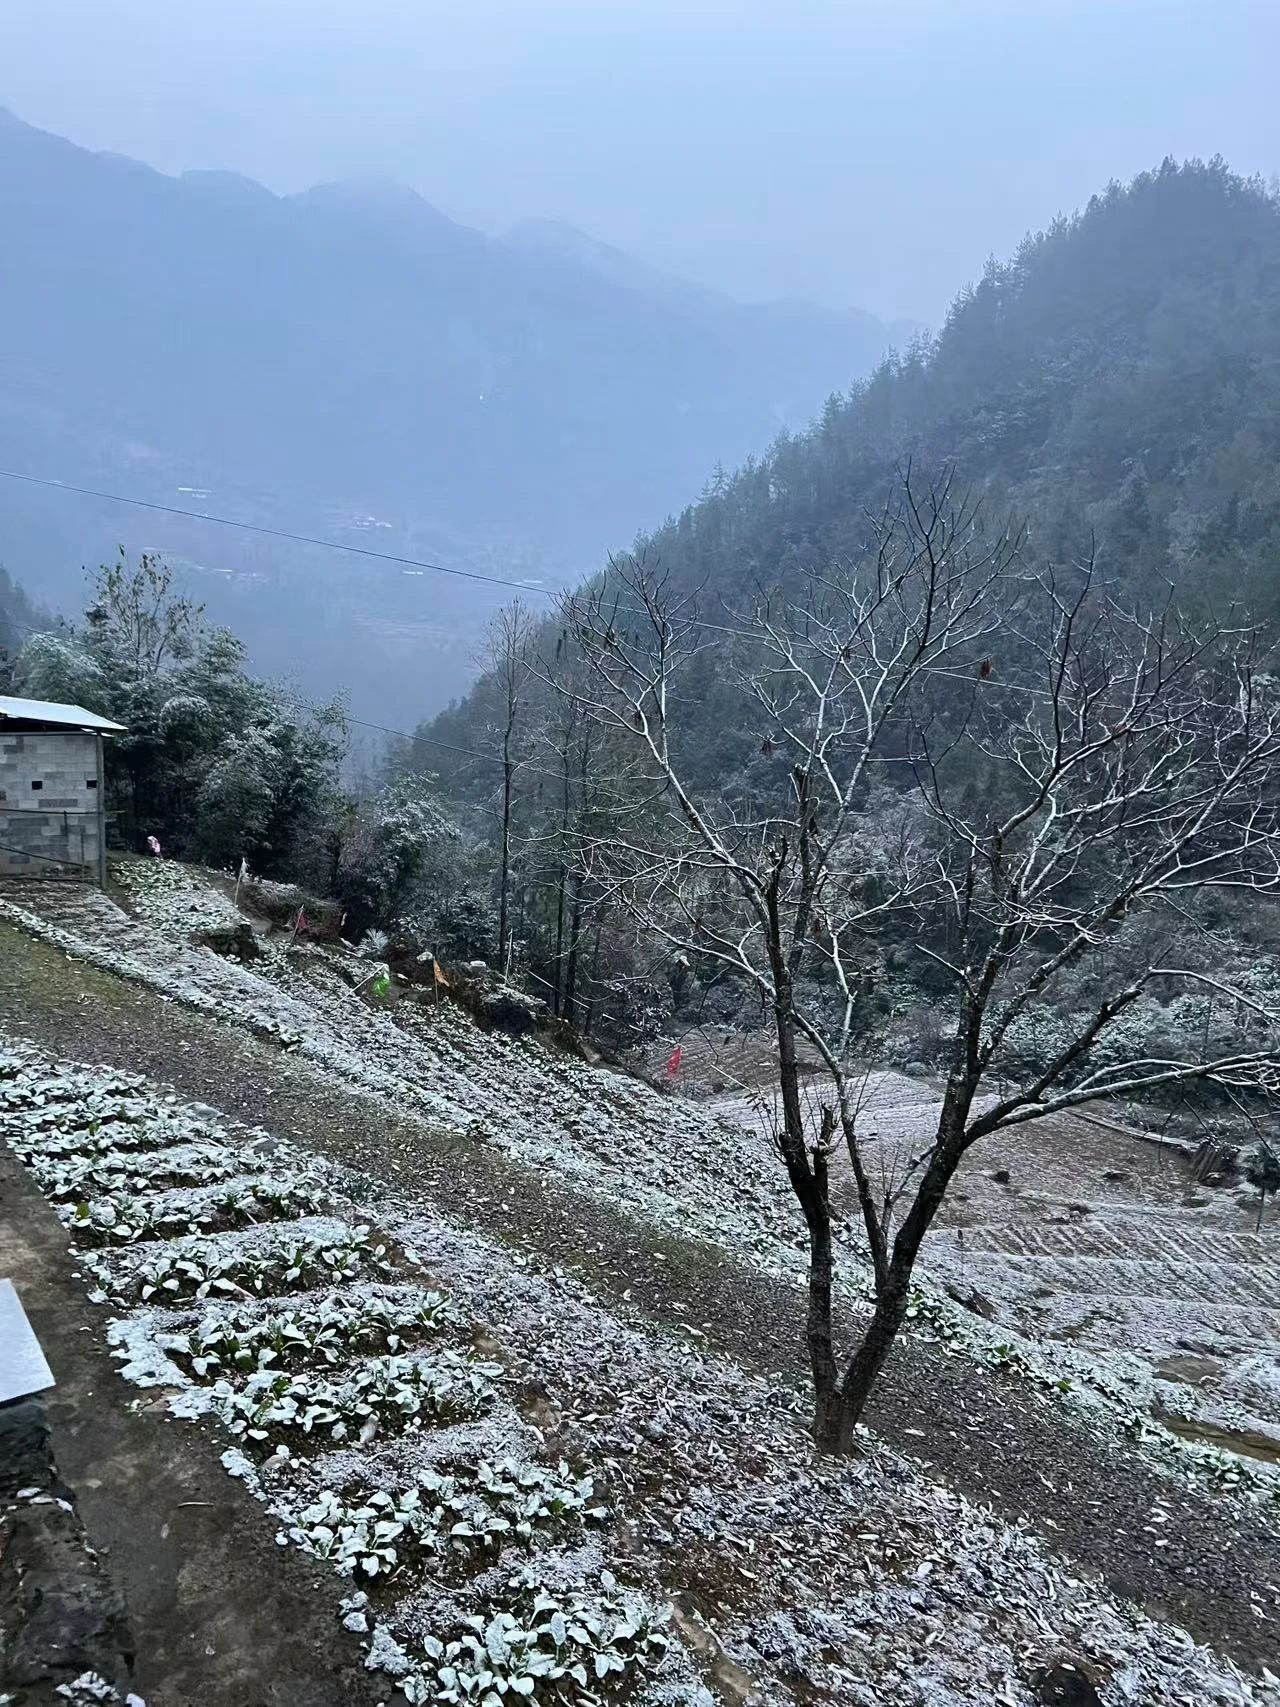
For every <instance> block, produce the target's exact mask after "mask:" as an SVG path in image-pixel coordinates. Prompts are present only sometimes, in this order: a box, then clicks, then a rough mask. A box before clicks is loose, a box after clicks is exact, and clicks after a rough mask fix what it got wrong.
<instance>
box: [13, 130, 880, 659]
mask: <svg viewBox="0 0 1280 1707" xmlns="http://www.w3.org/2000/svg"><path fill="white" fill-rule="evenodd" d="M0 230H2V231H3V232H4V241H5V251H6V264H5V265H4V266H3V267H2V268H0V456H2V457H3V459H4V462H5V464H6V465H7V466H10V467H17V468H20V469H24V470H29V471H32V472H36V473H41V474H52V475H54V476H56V477H57V478H60V479H64V480H68V481H72V482H76V483H81V484H86V485H107V484H108V483H111V482H115V483H117V484H120V485H123V486H124V487H125V488H126V489H128V490H130V491H132V492H135V493H137V494H138V495H140V496H144V497H148V498H156V499H162V500H164V501H169V500H170V499H172V497H173V495H174V493H175V492H177V491H178V490H179V489H180V488H196V489H199V490H207V491H211V492H212V493H213V494H214V496H215V499H216V500H217V502H218V504H219V505H220V506H224V507H234V509H235V513H237V514H240V515H243V516H245V517H246V518H247V519H251V520H256V521H268V522H270V523H272V524H273V525H282V524H283V525H288V526H293V527H295V528H296V529H297V531H302V532H313V531H320V528H321V527H323V530H324V531H325V532H326V533H332V532H334V531H335V530H337V532H338V536H339V537H342V529H343V528H344V527H346V526H347V523H346V522H345V521H344V520H343V518H350V517H357V518H366V519H368V518H377V519H378V520H380V521H382V522H385V523H389V524H390V528H389V538H388V539H383V540H380V543H381V544H383V545H386V546H388V548H390V547H391V545H392V542H394V549H395V550H397V551H400V552H403V553H405V554H407V555H426V556H431V555H433V554H434V555H440V554H442V553H444V552H446V551H447V552H449V553H450V554H451V556H452V557H453V558H454V559H455V560H457V559H459V558H460V559H461V560H462V563H463V564H464V566H465V565H467V564H470V565H471V566H485V567H490V566H492V567H499V566H502V568H503V569H504V571H505V572H507V573H510V572H512V570H513V569H514V570H515V571H516V572H517V573H522V574H530V573H532V574H537V575H541V576H543V577H544V578H550V579H552V580H561V579H564V578H566V577H569V576H572V575H575V574H577V573H580V572H581V571H582V570H584V569H587V568H590V567H592V566H594V564H595V563H597V562H598V561H599V558H600V555H601V553H602V552H603V550H604V549H605V548H606V547H607V546H608V545H610V544H612V543H614V542H616V541H617V540H618V539H619V538H630V537H632V536H633V535H634V534H635V532H636V531H637V529H639V528H640V527H641V526H644V525H652V524H653V523H654V522H656V521H658V520H660V519H661V517H662V516H663V515H665V514H668V513H670V512H671V511H672V510H674V509H675V508H678V507H679V506H680V505H681V504H682V503H683V502H685V501H687V500H688V499H689V498H690V497H692V496H693V495H695V494H696V492H697V491H698V489H699V488H700V486H701V484H702V482H703V480H704V479H705V477H706V474H707V472H708V471H709V470H710V469H712V468H713V467H715V466H716V465H717V464H719V463H726V464H729V463H735V462H738V461H740V460H741V459H742V458H743V457H744V456H745V455H747V454H748V453H750V452H752V451H757V450H761V449H763V448H764V447H765V446H766V445H767V443H768V442H769V441H770V440H771V439H772V438H773V437H774V436H775V434H776V433H777V432H778V431H779V430H780V429H781V428H783V427H786V426H794V425H798V424H801V423H803V422H804V421H805V420H807V419H809V418H811V417H812V416H813V415H814V413H815V412H816V411H817V410H818V409H819V408H820V406H821V404H822V401H823V399H824V397H826V396H827V395H828V394H829V393H830V392H831V391H832V390H833V389H837V388H840V387H842V386H845V385H847V384H848V383H849V382H850V381H851V380H852V379H853V378H854V377H855V376H857V375H858V374H860V373H863V372H865V371H867V370H868V369H869V368H870V367H871V366H872V365H873V364H874V362H875V361H876V360H877V359H878V358H879V357H880V356H881V355H882V354H883V352H884V349H885V348H886V346H887V344H888V341H889V336H890V334H889V332H888V330H887V329H886V327H885V326H883V325H882V324H881V323H880V322H879V321H877V320H875V319H874V318H873V317H872V316H870V315H858V314H854V313H849V314H843V315H842V314H834V313H832V312H830V311H828V310H825V309H818V308H814V309H808V308H805V307H803V306H797V305H793V304H786V305H769V306H766V307H751V306H747V305H742V304H738V303H734V302H731V301H729V300H728V299H727V298H723V297H719V296H717V295H716V294H715V293H713V292H704V291H701V290H699V289H698V288H697V287H695V286H692V285H689V286H685V285H683V284H682V283H681V282H680V281H675V280H667V279H665V278H664V277H663V276H662V275H659V274H657V272H656V270H654V269H649V268H646V267H644V266H643V265H642V264H641V263H638V262H637V263H633V262H631V261H630V260H629V258H628V257H626V256H623V255H622V254H621V253H620V252H619V251H616V250H610V249H609V248H608V246H607V245H597V244H595V243H594V240H592V239H588V238H581V240H580V241H579V240H578V238H577V236H576V235H575V241H574V242H568V241H566V240H565V239H564V237H563V232H561V236H560V238H559V240H558V241H557V242H554V243H553V242H551V241H549V240H548V236H547V232H546V231H545V229H544V230H543V231H542V232H541V234H540V235H539V232H538V230H537V229H536V228H535V230H534V232H533V233H532V234H531V233H530V231H529V230H528V229H526V230H525V231H524V233H523V235H521V233H520V232H519V231H517V232H516V233H514V234H512V235H511V236H510V237H508V238H506V239H502V238H492V237H488V236H486V235H484V234H483V233H481V232H478V231H474V230H471V229H470V228H468V227H466V226H463V225H460V224H458V223H457V222H455V221H454V220H452V219H450V218H448V216H447V215H445V214H443V213H441V212H440V211H439V210H438V209H436V208H434V207H433V206H432V205H431V204H430V203H429V202H426V201H424V200H423V198H422V197H421V196H419V195H417V194H416V193H415V192H414V191H412V190H410V189H407V188H405V187H404V186H402V185H394V184H387V183H379V182H372V183H355V184H330V185H319V186H316V187H315V188H313V189H310V190H307V191H304V192H302V193H301V194H298V195H289V196H277V195H275V194H273V193H272V192H271V191H269V190H266V189H264V188H263V187H262V186H261V185H258V184H255V183H253V182H252V181H251V180H249V179H245V178H241V177H239V176H237V175H236V174H233V173H226V172H217V171H213V172H192V173H187V174H184V175H183V176H182V177H178V178H174V177H168V176H165V175H164V174H162V173H159V172H156V171H153V170H152V169H151V168H149V167H146V166H143V165H140V164H139V163H138V162H136V161H131V160H128V159H125V158H123V157H121V156H115V155H103V154H92V153H89V152H87V151H86V150H84V149H81V148H78V147H76V146H75V145H73V144H72V143H70V142H67V141H65V140H64V139H62V138H59V137H56V136H52V135H49V134H47V133H45V132H42V131H39V130H36V129H33V128H32V127H31V126H29V125H26V124H24V123H22V122H21V121H20V120H19V119H17V118H15V117H14V116H13V115H12V114H10V113H6V112H3V111H0ZM6 499H14V504H13V505H12V506H10V505H9V504H6V510H5V514H6V515H7V516H8V517H9V523H8V526H7V531H6V530H3V529H0V557H2V558H3V559H4V560H5V561H7V562H8V563H9V565H10V567H11V568H12V569H13V570H14V572H15V573H16V574H18V575H19V576H20V577H21V578H22V579H23V580H24V582H26V583H27V584H28V586H29V587H31V588H32V589H33V590H35V587H36V584H37V581H38V580H44V581H45V582H46V583H47V590H48V594H49V596H50V597H51V598H57V599H59V600H62V601H63V602H66V601H67V599H68V598H69V597H71V596H72V594H71V593H70V591H69V588H70V587H72V586H74V583H75V581H76V579H77V578H78V568H79V562H80V560H81V557H82V556H83V555H84V554H85V553H87V552H89V551H92V550H101V549H102V547H99V546H97V544H96V541H97V540H98V539H99V538H100V539H102V541H103V542H104V544H106V545H109V544H113V543H114V540H115V539H116V538H117V537H123V538H125V539H126V540H130V541H131V540H133V539H134V538H139V539H145V541H146V542H147V543H153V544H156V543H158V544H160V545H161V546H162V547H164V548H166V549H170V550H172V551H174V552H176V553H177V554H180V555H185V556H188V557H190V558H191V559H192V560H193V561H194V562H197V563H199V562H201V561H203V560H205V559H208V558H211V559H213V560H215V561H216V564H217V566H218V567H220V568H222V569H224V570H227V571H228V572H229V574H230V576H231V579H232V580H233V581H234V582H236V583H237V585H239V580H238V578H240V577H242V576H243V575H244V574H245V573H248V572H250V571H252V573H254V574H258V575H266V576H267V577H268V579H270V578H271V577H276V578H278V577H280V576H282V575H283V576H284V577H285V578H286V580H287V581H288V583H289V585H288V588H287V590H286V592H285V595H284V596H285V597H286V598H287V600H288V602H289V606H290V608H291V610H292V611H293V613H294V620H295V621H299V620H300V619H301V617H302V616H303V615H304V614H305V611H304V606H306V605H307V603H308V601H309V600H311V599H312V598H314V597H316V596H318V583H320V582H323V585H324V590H325V592H324V596H325V598H326V599H327V601H328V604H329V605H333V604H334V602H335V601H337V602H338V603H339V604H341V605H343V606H344V608H347V609H348V612H349V615H351V616H352V617H353V618H354V619H355V621H356V627H355V629H354V631H351V630H350V624H347V631H346V632H344V634H343V638H342V642H341V645H340V648H339V652H340V654H341V656H342V657H345V658H346V659H348V660H349V661H350V663H351V668H350V671H349V678H350V676H356V677H364V678H366V679H369V678H376V677H378V676H380V675H382V674H384V673H385V664H386V658H385V656H384V655H382V654H380V653H379V646H380V644H381V643H380V642H378V641H377V640H376V637H374V636H373V632H372V629H373V627H374V626H377V624H379V623H380V624H382V626H383V627H384V628H385V627H386V625H388V624H389V625H390V626H391V628H392V629H395V628H396V626H397V624H400V623H401V622H402V620H404V619H405V618H406V606H405V601H404V597H403V591H404V590H403V588H400V589H398V590H397V589H394V588H393V589H391V592H393V593H394V594H395V596H394V597H392V596H390V595H388V597H387V598H385V599H384V598H383V597H382V594H383V592H386V591H387V589H386V588H381V589H380V586H379V585H375V584H374V582H373V580H372V579H371V578H370V577H364V578H363V579H361V578H360V577H358V576H356V575H355V573H354V571H353V570H352V566H351V565H346V566H345V569H343V568H342V566H341V561H340V560H338V559H332V560H329V559H326V561H325V562H324V563H323V564H321V563H319V562H318V561H317V562H316V563H315V564H314V566H313V565H312V563H311V561H310V560H308V562H307V566H306V570H305V574H303V573H302V572H301V570H299V569H298V568H297V565H296V564H294V563H293V560H292V559H291V558H290V556H289V554H288V553H287V552H285V551H283V550H281V551H277V552H273V553H272V554H270V555H269V556H267V555H266V554H265V553H264V551H263V550H257V551H255V552H253V553H248V552H247V551H245V550H241V549H240V548H239V547H238V546H237V545H236V543H235V542H234V541H232V540H228V539H225V538H224V539H218V540H211V539H210V538H209V536H208V533H207V532H206V533H205V534H203V535H202V534H199V533H197V532H195V531H192V530H188V531H186V532H183V531H182V530H181V529H180V528H179V529H176V530H175V529H166V528H165V527H162V526H161V525H160V524H158V523H156V524H154V525H148V527H147V529H145V530H144V531H143V532H142V533H141V534H140V533H139V531H138V529H137V528H136V527H132V529H130V527H129V526H128V525H127V524H129V523H130V518H129V517H128V516H124V517H122V516H121V515H120V513H119V512H114V513H112V516H111V519H110V520H109V521H108V520H107V519H106V517H104V516H103V515H101V514H100V513H95V515H94V516H92V517H90V519H89V521H88V522H87V523H86V521H85V514H86V512H78V513H77V518H76V520H75V525H74V526H73V527H70V528H69V529H68V530H67V531H66V532H64V533H62V534H61V536H58V535H57V528H56V525H54V528H53V533H52V535H51V530H50V523H49V506H48V504H45V505H44V507H43V508H36V507H33V505H34V503H35V501H34V500H28V499H26V498H16V497H15V494H13V493H7V494H6ZM351 525H355V524H354V523H352V524H351ZM361 525H363V524H361ZM77 530H78V531H77ZM121 530H123V531H121ZM62 554H65V557H64V556H63V555H62ZM59 561H65V562H66V563H67V568H66V569H65V570H63V571H61V572H60V571H59V568H58V563H59ZM297 575H301V580H302V583H304V584H303V585H302V586H301V587H300V586H299V585H298V584H296V577H297ZM224 579H225V577H224ZM220 585H221V583H220V582H219V583H218V584H216V585H215V586H214V587H213V595H214V599H215V603H217V600H218V598H219V597H220V596H221V595H220V593H219V587H220ZM353 588H355V589H358V594H359V596H358V597H355V596H354V595H353ZM242 591H243V589H242ZM451 600H452V602H450V601H451ZM224 602H225V601H224ZM267 603H268V601H267V600H266V596H265V595H264V596H263V598H261V599H259V600H258V601H257V603H256V604H255V602H254V600H253V599H252V598H248V597H247V595H246V596H245V597H241V598H239V603H238V604H237V606H236V610H235V615H236V617H237V620H239V621H240V622H241V625H242V626H247V629H248V639H249V641H250V645H251V647H252V648H253V650H254V651H255V653H257V654H259V655H262V654H263V653H264V652H265V661H266V662H267V663H268V664H271V663H274V662H275V661H276V660H275V657H274V656H273V654H272V649H271V648H272V642H271V637H270V631H271V628H272V623H273V621H274V620H275V618H276V617H278V615H279V612H278V611H275V612H271V611H269V610H268V608H267ZM464 604H465V601H464V603H458V602H457V600H456V599H453V595H452V594H447V595H446V599H445V606H444V608H445V609H446V610H448V611H453V612H455V614H456V615H457V617H458V620H459V621H460V622H463V623H464V625H465V622H466V621H467V620H469V615H468V613H471V614H474V613H473V612H472V609H471V606H466V607H465V608H464ZM439 609H440V607H439V606H438V605H437V606H435V607H433V614H437V615H438V614H439ZM366 618H368V619H369V621H368V622H366V620H365V619H366ZM375 619H376V620H375ZM325 620H326V621H327V620H328V617H327V616H326V617H325ZM308 621H310V619H309V618H308ZM371 625H372V626H371ZM313 626H314V625H313ZM303 632H304V635H305V636H310V637H311V638H316V636H314V635H312V634H311V629H310V628H308V627H307V626H306V624H304V625H303ZM366 641H367V642H368V647H369V648H371V650H369V652H368V656H367V657H366V656H365V654H364V652H362V650H361V649H362V648H363V647H365V646H366ZM317 644H319V641H318V640H317ZM295 650H300V651H301V652H302V653H303V654H304V656H305V655H308V654H307V648H306V646H305V645H302V646H300V647H298V648H296V649H295ZM452 651H453V653H456V652H457V648H456V647H454V648H453V649H452ZM336 661H337V660H336V659H335V662H336ZM448 662H449V667H450V669H451V670H452V671H453V676H454V679H453V680H452V682H451V683H450V687H451V688H452V687H456V686H457V685H460V682H459V680H458V679H457V660H456V657H453V656H451V657H450V659H449V660H448ZM322 674H323V671H321V669H320V668H319V665H318V663H317V667H316V670H315V671H314V672H313V675H314V676H315V678H317V679H318V678H319V676H320V675H322Z"/></svg>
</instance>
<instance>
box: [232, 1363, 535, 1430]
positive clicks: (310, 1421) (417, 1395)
mask: <svg viewBox="0 0 1280 1707" xmlns="http://www.w3.org/2000/svg"><path fill="white" fill-rule="evenodd" d="M502 1374H503V1369H502V1365H501V1364H498V1363H486V1362H482V1361H481V1360H480V1359H479V1358H477V1357H475V1356H473V1355H470V1354H468V1353H465V1352H460V1351H445V1352H442V1353H440V1355H439V1356H438V1357H434V1358H432V1359H430V1360H429V1361H425V1360H424V1361H417V1360H415V1359H413V1358H408V1357H385V1358H371V1359H370V1360H369V1362H368V1363H365V1364H362V1365H361V1366H360V1367H359V1368H358V1369H355V1370H353V1371H352V1373H351V1374H350V1375H349V1376H347V1377H346V1378H345V1379H344V1380H342V1381H332V1380H329V1379H328V1378H327V1377H325V1376H321V1375H310V1374H305V1373H303V1374H297V1375H289V1374H284V1373H277V1372H275V1371H273V1370H262V1371H259V1373H258V1374H256V1375H251V1376H250V1377H249V1379H248V1381H247V1382H246V1383H245V1385H244V1386H243V1387H241V1388H239V1389H236V1388H234V1387H232V1386H231V1384H230V1383H229V1382H227V1381H219V1382H218V1383H217V1385H216V1386H215V1387H214V1389H213V1393H214V1400H215V1409H216V1411H217V1413H218V1415H219V1416H220V1417H221V1418H222V1420H223V1422H225V1423H226V1425H227V1427H228V1428H229V1429H230V1430H231V1432H232V1433H233V1434H237V1435H240V1436H242V1437H243V1438H244V1439H246V1440H248V1441H252V1442H254V1443H255V1444H256V1445H259V1446H261V1445H264V1444H265V1443H266V1442H268V1441H269V1440H270V1439H271V1438H272V1437H273V1436H278V1435H280V1434H294V1433H300V1434H303V1435H312V1434H317V1433H323V1434H327V1435H328V1437H329V1439H330V1440H347V1439H349V1438H351V1437H353V1436H354V1437H355V1438H358V1439H359V1440H360V1441H361V1442H362V1443H364V1442H366V1441H369V1440H372V1439H373V1438H374V1437H375V1435H377V1434H380V1433H383V1432H385V1431H386V1430H387V1429H388V1428H390V1429H393V1430H394V1431H396V1432H398V1431H399V1430H401V1429H406V1428H416V1427H418V1426H419V1424H420V1423H421V1421H422V1420H423V1419H424V1418H427V1419H430V1420H433V1421H439V1420H442V1419H445V1418H456V1417H465V1416H474V1415H476V1414H477V1413H478V1412H480V1411H483V1410H485V1409H487V1407H488V1406H489V1405H490V1404H491V1403H492V1401H493V1399H494V1398H495V1396H496V1395H495V1392H494V1388H493V1382H494V1381H496V1380H498V1379H500V1377H501V1376H502Z"/></svg>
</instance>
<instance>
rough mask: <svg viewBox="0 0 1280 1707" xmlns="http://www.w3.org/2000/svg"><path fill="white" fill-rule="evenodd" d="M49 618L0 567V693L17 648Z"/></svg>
mask: <svg viewBox="0 0 1280 1707" xmlns="http://www.w3.org/2000/svg"><path fill="white" fill-rule="evenodd" d="M48 621H49V619H48V617H46V616H45V615H44V614H43V613H42V612H40V611H38V610H37V609H36V607H35V606H34V605H33V604H32V602H31V600H30V599H29V598H28V597H27V596H26V594H25V593H24V592H23V590H22V588H21V587H20V586H18V584H17V583H16V582H15V581H14V579H13V577H12V576H11V575H10V574H9V573H8V571H7V570H5V569H0V692H2V691H3V690H4V685H5V683H6V681H7V680H8V677H9V674H10V670H11V666H12V661H13V659H14V657H15V656H16V654H17V651H18V648H19V647H20V646H21V645H22V643H23V641H24V640H25V639H26V638H27V636H28V635H29V634H31V633H32V632H33V631H35V630H37V629H39V628H42V627H44V626H45V625H46V624H47V623H48Z"/></svg>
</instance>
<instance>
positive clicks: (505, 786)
mask: <svg viewBox="0 0 1280 1707" xmlns="http://www.w3.org/2000/svg"><path fill="white" fill-rule="evenodd" d="M514 775H515V766H514V765H513V764H512V763H511V725H510V724H508V725H507V733H506V736H505V738H504V740H503V743H502V873H501V876H500V878H499V880H498V970H499V971H500V972H501V973H502V975H503V977H504V978H505V977H506V975H507V968H508V962H509V961H510V958H511V925H510V920H509V918H508V888H509V885H510V881H511V793H512V786H511V785H512V778H513V776H514Z"/></svg>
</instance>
